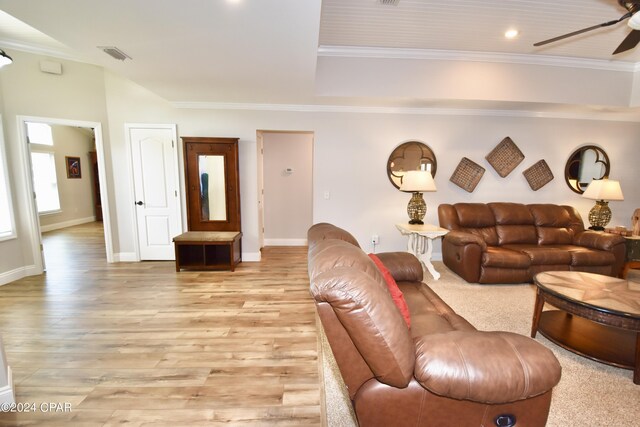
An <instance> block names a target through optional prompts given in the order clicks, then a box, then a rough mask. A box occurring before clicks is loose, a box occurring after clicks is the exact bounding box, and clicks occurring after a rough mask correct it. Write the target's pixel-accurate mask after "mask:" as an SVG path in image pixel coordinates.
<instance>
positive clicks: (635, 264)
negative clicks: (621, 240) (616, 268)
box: [620, 236, 640, 279]
mask: <svg viewBox="0 0 640 427" xmlns="http://www.w3.org/2000/svg"><path fill="white" fill-rule="evenodd" d="M625 239H627V255H626V257H625V263H624V267H623V268H622V273H620V277H621V278H622V279H626V278H627V274H629V270H631V269H632V268H633V269H637V268H640V236H625Z"/></svg>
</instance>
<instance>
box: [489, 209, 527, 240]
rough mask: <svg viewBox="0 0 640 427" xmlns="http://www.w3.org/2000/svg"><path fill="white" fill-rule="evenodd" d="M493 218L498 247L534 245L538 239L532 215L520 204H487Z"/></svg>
mask: <svg viewBox="0 0 640 427" xmlns="http://www.w3.org/2000/svg"><path fill="white" fill-rule="evenodd" d="M488 206H489V208H490V209H491V212H493V215H494V217H495V221H496V233H497V235H498V245H511V244H519V243H524V244H536V243H537V242H538V237H537V235H536V227H535V225H534V220H533V215H531V212H529V209H528V207H527V206H526V205H523V204H520V203H489V204H488Z"/></svg>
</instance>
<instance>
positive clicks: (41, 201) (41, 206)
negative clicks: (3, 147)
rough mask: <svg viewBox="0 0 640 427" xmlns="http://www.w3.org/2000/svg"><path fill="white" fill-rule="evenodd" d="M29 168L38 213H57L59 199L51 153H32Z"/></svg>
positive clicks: (54, 165) (53, 159) (54, 164)
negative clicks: (31, 170)
mask: <svg viewBox="0 0 640 427" xmlns="http://www.w3.org/2000/svg"><path fill="white" fill-rule="evenodd" d="M31 166H32V169H33V189H34V190H35V192H36V201H37V205H38V213H40V214H42V213H50V212H56V211H59V210H60V197H59V196H58V179H57V177H56V162H55V158H54V156H53V153H39V152H32V153H31Z"/></svg>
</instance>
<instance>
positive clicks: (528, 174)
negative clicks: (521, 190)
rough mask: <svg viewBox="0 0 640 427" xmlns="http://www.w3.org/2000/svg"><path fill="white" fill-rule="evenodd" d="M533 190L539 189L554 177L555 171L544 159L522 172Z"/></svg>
mask: <svg viewBox="0 0 640 427" xmlns="http://www.w3.org/2000/svg"><path fill="white" fill-rule="evenodd" d="M522 174H523V175H524V177H525V178H526V179H527V182H528V183H529V186H530V187H531V189H532V190H533V191H538V190H539V189H541V188H542V187H544V186H545V185H546V184H547V183H548V182H549V181H551V180H552V179H553V173H551V169H549V165H547V162H545V161H544V160H540V161H538V162H537V163H535V164H534V165H533V166H531V167H530V168H529V169H525V170H524V172H522Z"/></svg>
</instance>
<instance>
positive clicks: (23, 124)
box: [17, 116, 113, 274]
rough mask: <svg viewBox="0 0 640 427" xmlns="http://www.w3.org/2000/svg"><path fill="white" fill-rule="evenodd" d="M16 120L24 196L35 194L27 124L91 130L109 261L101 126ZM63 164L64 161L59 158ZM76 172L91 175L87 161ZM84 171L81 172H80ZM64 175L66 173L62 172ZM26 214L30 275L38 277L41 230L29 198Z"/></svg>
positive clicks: (110, 248) (41, 265)
mask: <svg viewBox="0 0 640 427" xmlns="http://www.w3.org/2000/svg"><path fill="white" fill-rule="evenodd" d="M17 121H18V137H19V140H20V143H21V144H20V145H21V147H22V149H21V150H20V153H21V161H22V165H23V171H24V174H25V177H24V178H25V185H26V192H27V193H26V194H35V188H34V182H33V165H32V158H31V148H30V144H29V140H28V137H27V135H28V132H27V123H40V124H44V125H48V126H61V127H71V128H83V129H85V130H86V131H87V132H89V129H92V132H93V136H94V138H95V151H96V157H97V168H98V173H99V178H98V180H99V188H100V193H101V194H102V195H103V196H102V198H103V201H102V206H101V213H102V218H103V225H104V241H105V249H106V257H107V262H113V245H112V240H111V227H110V216H109V203H108V198H107V194H108V193H107V186H106V176H105V161H104V144H103V139H102V124H101V123H99V122H86V121H79V120H66V119H55V118H48V117H33V116H17ZM85 154H86V153H85ZM63 161H66V159H63ZM80 168H81V169H80V171H81V172H82V173H81V175H80V177H82V176H85V179H88V177H89V176H90V174H91V167H90V164H89V162H86V163H84V162H83V161H82V159H81V160H80ZM82 168H84V170H83V169H82ZM62 173H66V172H62ZM27 204H28V211H27V220H28V221H29V224H30V227H29V228H28V230H29V233H30V236H29V237H30V240H31V246H32V248H33V259H34V273H35V274H40V273H42V272H43V271H44V266H45V264H44V256H43V255H44V254H43V252H42V251H43V246H42V234H41V233H42V229H41V226H40V216H39V213H38V208H37V204H36V200H35V198H33V197H28V198H27ZM73 222H74V220H68V224H67V225H73Z"/></svg>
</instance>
